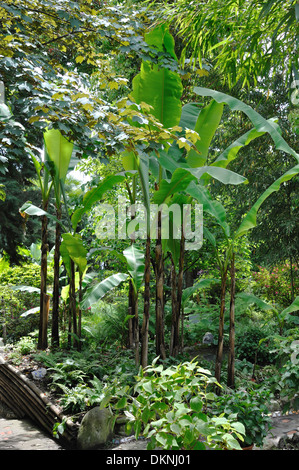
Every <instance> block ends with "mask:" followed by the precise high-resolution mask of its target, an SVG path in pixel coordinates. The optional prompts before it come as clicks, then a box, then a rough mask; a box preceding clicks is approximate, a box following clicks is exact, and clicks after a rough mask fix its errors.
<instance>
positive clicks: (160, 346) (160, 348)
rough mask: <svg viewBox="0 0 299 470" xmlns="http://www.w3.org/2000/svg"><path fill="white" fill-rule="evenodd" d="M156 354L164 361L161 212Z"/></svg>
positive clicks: (157, 261) (156, 269)
mask: <svg viewBox="0 0 299 470" xmlns="http://www.w3.org/2000/svg"><path fill="white" fill-rule="evenodd" d="M155 251H156V265H155V274H156V354H157V356H160V358H161V359H163V360H164V359H166V353H165V337H164V261H163V250H162V240H161V211H159V212H158V237H157V243H156V249H155Z"/></svg>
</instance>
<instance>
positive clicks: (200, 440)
mask: <svg viewBox="0 0 299 470" xmlns="http://www.w3.org/2000/svg"><path fill="white" fill-rule="evenodd" d="M156 361H157V359H155V360H154V361H153V364H152V365H151V366H149V367H147V368H146V370H145V371H143V370H142V369H141V370H140V372H139V375H138V376H137V383H136V385H135V387H134V396H133V397H132V399H131V402H129V401H128V400H127V399H126V398H125V397H122V398H121V399H120V400H119V402H118V408H120V407H123V409H124V413H125V415H126V416H127V418H128V419H129V423H128V428H129V429H130V428H132V427H133V428H134V431H135V437H136V438H138V437H139V436H140V435H143V436H144V437H146V438H147V439H149V443H148V449H149V450H150V449H154V448H157V447H158V448H163V449H168V450H170V449H171V450H178V449H185V450H205V449H207V448H210V449H223V448H227V449H240V445H239V443H238V439H240V440H242V439H243V435H244V433H245V430H244V427H243V425H242V424H241V423H239V422H237V420H236V419H235V418H236V415H231V416H228V417H225V416H224V415H223V414H222V415H219V416H209V414H208V413H207V406H208V404H209V403H210V402H212V401H213V400H215V399H216V395H215V394H214V393H213V391H212V389H213V386H214V384H215V382H216V381H215V378H214V377H212V376H211V373H210V371H208V370H205V369H202V368H200V367H199V366H198V363H197V362H184V363H181V364H178V365H175V366H170V367H168V368H164V367H163V365H162V364H160V365H156Z"/></svg>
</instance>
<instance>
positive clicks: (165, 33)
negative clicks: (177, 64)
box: [144, 24, 178, 61]
mask: <svg viewBox="0 0 299 470" xmlns="http://www.w3.org/2000/svg"><path fill="white" fill-rule="evenodd" d="M144 39H145V42H146V43H147V44H148V45H149V46H153V47H154V48H155V49H157V50H158V51H160V52H165V50H166V52H168V54H169V55H170V56H171V57H172V58H173V59H175V61H177V60H178V58H177V56H176V54H175V51H174V48H175V42H174V39H173V36H172V35H171V34H170V32H169V28H168V26H167V25H166V24H161V25H159V26H156V27H155V28H153V29H151V30H150V31H149V32H147V33H146V34H145V38H144Z"/></svg>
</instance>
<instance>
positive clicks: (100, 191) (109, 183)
mask: <svg viewBox="0 0 299 470" xmlns="http://www.w3.org/2000/svg"><path fill="white" fill-rule="evenodd" d="M123 180H124V176H123V175H109V176H107V177H106V178H105V179H104V180H103V181H101V182H100V183H99V184H98V186H97V187H95V188H92V189H91V190H90V191H88V192H87V193H86V194H85V195H84V197H83V203H82V206H81V207H79V208H78V209H76V210H75V211H74V213H73V215H72V218H71V220H72V226H73V229H74V231H76V228H77V225H78V223H79V222H80V220H81V218H82V216H83V214H85V213H86V212H88V211H89V210H90V209H91V207H92V206H93V205H94V204H95V203H96V202H98V201H100V200H101V199H102V197H103V195H104V194H105V193H106V192H107V191H109V190H110V189H112V188H113V186H114V185H115V184H117V183H120V182H122V181H123Z"/></svg>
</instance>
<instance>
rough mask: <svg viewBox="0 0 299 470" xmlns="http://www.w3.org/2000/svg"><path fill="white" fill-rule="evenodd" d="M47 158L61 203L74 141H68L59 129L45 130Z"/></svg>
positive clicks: (58, 200)
mask: <svg viewBox="0 0 299 470" xmlns="http://www.w3.org/2000/svg"><path fill="white" fill-rule="evenodd" d="M44 143H45V158H46V161H47V163H48V168H49V171H50V174H51V176H52V179H53V182H54V187H55V197H56V203H57V205H58V206H60V203H61V184H64V181H65V178H66V175H67V172H68V169H69V164H70V161H71V157H72V153H73V147H74V144H73V142H70V141H68V140H67V139H66V138H65V137H64V136H63V135H62V134H61V132H60V131H59V130H58V129H50V130H46V131H45V132H44Z"/></svg>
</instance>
